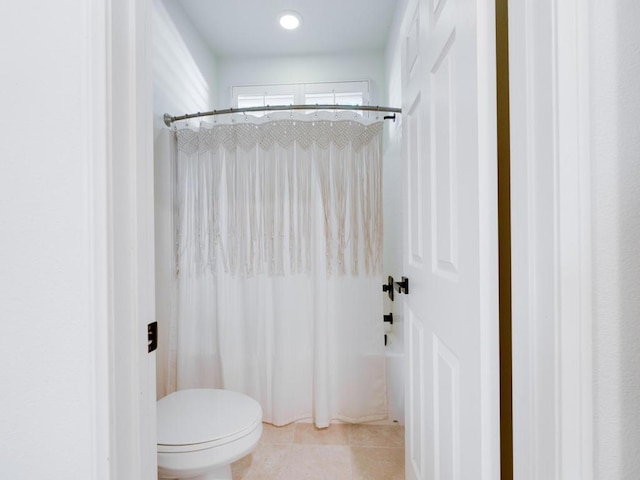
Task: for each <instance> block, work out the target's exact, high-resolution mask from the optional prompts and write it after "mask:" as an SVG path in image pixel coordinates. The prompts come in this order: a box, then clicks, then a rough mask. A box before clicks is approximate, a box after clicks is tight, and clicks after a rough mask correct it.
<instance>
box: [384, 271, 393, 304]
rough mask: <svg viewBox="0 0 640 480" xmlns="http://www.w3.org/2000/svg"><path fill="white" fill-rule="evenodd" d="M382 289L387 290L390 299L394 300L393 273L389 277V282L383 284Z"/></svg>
mask: <svg viewBox="0 0 640 480" xmlns="http://www.w3.org/2000/svg"><path fill="white" fill-rule="evenodd" d="M382 291H383V292H387V295H389V300H391V301H392V302H393V277H392V276H391V275H389V276H388V277H387V283H383V284H382Z"/></svg>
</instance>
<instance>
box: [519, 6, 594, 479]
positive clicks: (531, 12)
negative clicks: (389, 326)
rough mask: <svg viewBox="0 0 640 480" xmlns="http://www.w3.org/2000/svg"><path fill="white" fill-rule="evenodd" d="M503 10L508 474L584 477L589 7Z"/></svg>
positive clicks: (587, 474) (588, 412)
mask: <svg viewBox="0 0 640 480" xmlns="http://www.w3.org/2000/svg"><path fill="white" fill-rule="evenodd" d="M509 7H510V8H509V27H510V28H509V47H510V61H511V62H510V89H511V109H510V112H511V201H512V216H511V220H512V230H511V233H512V239H513V269H512V275H513V277H512V279H513V310H512V311H513V354H514V358H513V419H514V420H513V421H514V444H513V445H514V476H515V478H518V479H523V480H528V479H532V480H533V479H538V478H549V479H558V480H559V479H565V478H580V479H582V480H590V479H591V478H592V477H593V472H592V457H593V447H592V422H593V408H592V378H593V377H592V376H593V367H592V359H591V351H592V343H591V245H590V230H591V218H590V209H591V202H590V163H589V109H588V107H589V67H588V58H589V35H588V7H587V5H586V3H585V2H580V1H579V0H535V1H533V0H519V1H516V2H509Z"/></svg>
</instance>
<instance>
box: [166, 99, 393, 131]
mask: <svg viewBox="0 0 640 480" xmlns="http://www.w3.org/2000/svg"><path fill="white" fill-rule="evenodd" d="M278 110H360V111H368V112H391V113H393V115H388V116H385V117H384V119H385V120H393V121H394V122H395V120H396V115H395V114H396V113H402V109H401V108H394V107H379V106H376V107H371V106H366V105H363V106H360V105H338V104H335V105H332V104H325V105H318V104H315V105H273V106H269V105H267V106H266V107H245V108H227V109H225V110H211V111H210V112H198V113H188V114H185V115H179V116H176V117H174V116H172V115H169V114H168V113H165V114H164V123H165V125H166V126H167V127H170V126H171V124H172V123H173V122H177V121H179V120H188V119H189V118H197V117H209V116H211V115H225V114H227V113H244V112H273V111H278Z"/></svg>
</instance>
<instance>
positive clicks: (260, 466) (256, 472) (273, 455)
mask: <svg viewBox="0 0 640 480" xmlns="http://www.w3.org/2000/svg"><path fill="white" fill-rule="evenodd" d="M290 448H291V447H290V445H277V444H268V443H262V444H259V445H258V447H257V448H256V449H255V450H254V451H253V452H252V453H251V454H250V455H247V456H246V457H244V458H242V459H240V460H238V461H237V462H235V463H233V464H232V465H231V474H232V476H233V480H273V479H274V478H276V477H277V476H278V474H279V473H280V471H281V470H282V468H283V467H284V465H285V464H286V459H287V457H288V454H289V450H290Z"/></svg>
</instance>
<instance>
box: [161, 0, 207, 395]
mask: <svg viewBox="0 0 640 480" xmlns="http://www.w3.org/2000/svg"><path fill="white" fill-rule="evenodd" d="M153 27H154V30H153V50H154V59H153V116H154V122H153V123H154V163H155V195H156V198H155V207H156V208H155V230H156V245H155V247H156V312H157V313H156V316H157V320H158V328H159V344H158V357H157V359H158V360H157V376H156V380H157V381H156V393H157V396H158V398H161V397H163V396H164V395H166V394H167V393H168V392H167V386H166V379H167V366H168V357H167V344H168V333H169V332H168V329H167V326H168V325H169V314H170V312H171V309H173V308H174V307H175V305H174V304H173V303H172V300H173V299H174V295H172V294H171V291H172V289H173V288H174V283H173V282H174V274H175V262H174V258H175V257H174V254H173V252H174V246H173V238H174V237H173V223H172V214H173V212H172V203H171V181H172V180H171V168H170V165H171V163H170V155H171V147H170V145H171V144H170V142H171V140H170V135H171V134H170V132H169V130H168V129H167V128H166V126H165V125H164V123H163V121H162V116H163V115H164V114H165V113H169V114H171V115H182V114H185V113H194V112H203V111H207V110H210V109H211V108H213V107H214V106H215V99H216V98H217V73H218V68H217V60H216V57H215V56H214V54H213V52H211V50H210V49H209V48H208V46H207V45H206V44H205V42H204V41H203V40H202V38H201V37H200V36H199V35H198V33H197V32H196V30H195V28H194V26H193V24H191V22H190V20H189V19H188V18H187V16H186V14H185V13H184V11H183V10H182V8H181V7H180V5H179V4H178V3H177V2H172V1H168V0H154V1H153Z"/></svg>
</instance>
